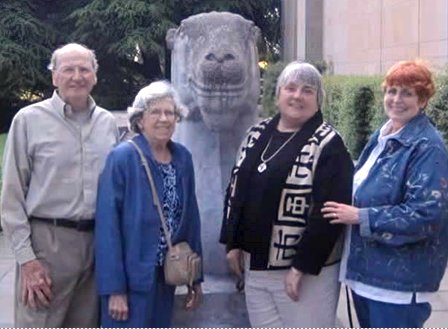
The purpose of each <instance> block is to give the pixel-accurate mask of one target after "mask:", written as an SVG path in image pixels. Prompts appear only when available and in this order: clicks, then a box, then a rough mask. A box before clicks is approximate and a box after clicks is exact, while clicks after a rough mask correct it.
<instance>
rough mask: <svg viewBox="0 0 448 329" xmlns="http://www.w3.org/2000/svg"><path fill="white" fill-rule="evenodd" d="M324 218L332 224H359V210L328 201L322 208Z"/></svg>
mask: <svg viewBox="0 0 448 329" xmlns="http://www.w3.org/2000/svg"><path fill="white" fill-rule="evenodd" d="M321 211H322V213H323V214H324V218H329V219H330V223H331V224H351V225H354V224H359V209H358V208H356V207H353V206H349V205H347V204H344V203H337V202H334V201H327V202H325V203H324V207H323V208H322V210H321Z"/></svg>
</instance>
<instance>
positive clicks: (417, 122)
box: [378, 113, 430, 146]
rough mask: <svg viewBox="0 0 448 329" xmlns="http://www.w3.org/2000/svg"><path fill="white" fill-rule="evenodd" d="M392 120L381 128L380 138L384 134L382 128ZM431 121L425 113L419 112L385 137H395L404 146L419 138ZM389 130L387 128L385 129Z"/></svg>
mask: <svg viewBox="0 0 448 329" xmlns="http://www.w3.org/2000/svg"><path fill="white" fill-rule="evenodd" d="M389 122H390V120H389V121H388V122H386V124H384V126H383V127H382V128H381V131H380V134H379V136H378V141H379V138H381V136H382V129H383V128H385V127H386V125H387V124H388V123H389ZM428 123H430V121H429V119H428V117H427V116H426V114H425V113H420V114H417V115H416V116H415V117H414V118H413V119H412V120H411V121H409V122H408V123H407V124H406V125H405V126H403V127H402V128H401V129H400V130H398V131H397V132H395V133H393V134H389V135H387V136H384V137H389V138H388V139H394V140H396V141H398V142H400V143H401V144H403V145H404V146H409V145H411V144H412V143H413V142H414V141H415V139H417V138H419V136H420V133H421V131H422V130H423V129H424V128H425V127H426V126H427V124H428ZM385 131H387V130H385Z"/></svg>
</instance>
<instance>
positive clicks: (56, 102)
mask: <svg viewBox="0 0 448 329" xmlns="http://www.w3.org/2000/svg"><path fill="white" fill-rule="evenodd" d="M51 104H52V105H53V108H55V109H56V112H58V113H59V115H61V116H62V117H64V118H65V117H70V116H71V114H72V113H73V111H72V107H71V106H70V105H69V104H67V103H66V102H64V100H63V99H62V98H61V96H59V94H58V92H57V90H55V91H54V92H53V96H52V97H51ZM87 106H88V109H89V118H90V117H92V114H93V112H94V111H95V108H96V103H95V101H94V99H93V98H92V96H90V95H89V98H88V100H87Z"/></svg>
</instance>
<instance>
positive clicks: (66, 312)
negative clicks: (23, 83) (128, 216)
mask: <svg viewBox="0 0 448 329" xmlns="http://www.w3.org/2000/svg"><path fill="white" fill-rule="evenodd" d="M97 68H98V64H97V61H96V57H95V54H94V52H93V51H92V50H90V49H88V48H86V47H84V46H82V45H79V44H74V43H72V44H67V45H65V46H63V47H61V48H59V49H57V50H56V51H55V52H54V53H53V55H52V58H51V63H50V65H49V69H50V70H51V71H52V81H53V85H54V86H55V88H56V90H55V91H54V93H53V96H52V97H51V98H49V99H46V100H44V101H41V102H39V103H36V104H32V105H30V106H28V107H25V108H23V109H21V110H20V111H19V112H18V113H17V114H16V116H15V117H14V120H13V122H12V125H11V128H10V131H9V135H8V139H7V143H6V148H5V155H4V163H3V188H2V194H1V197H2V198H1V207H2V221H3V229H4V230H5V233H6V236H7V237H8V238H9V240H10V242H11V245H12V249H13V252H14V255H15V259H16V261H17V271H16V299H15V326H16V327H94V326H96V325H97V320H98V306H97V305H98V303H97V296H96V291H95V284H94V276H93V254H94V251H93V228H94V217H95V203H96V190H97V181H98V176H99V173H100V172H101V170H102V168H103V165H104V162H105V158H106V156H107V154H108V153H109V151H110V150H111V149H112V147H113V146H114V145H115V144H116V143H117V140H118V129H117V126H116V123H115V120H114V117H113V116H112V114H110V113H109V112H107V111H106V110H104V109H103V108H100V107H98V106H96V104H95V102H94V100H93V98H92V97H91V96H90V92H91V91H92V88H93V87H94V85H95V84H96V82H97V77H96V71H97Z"/></svg>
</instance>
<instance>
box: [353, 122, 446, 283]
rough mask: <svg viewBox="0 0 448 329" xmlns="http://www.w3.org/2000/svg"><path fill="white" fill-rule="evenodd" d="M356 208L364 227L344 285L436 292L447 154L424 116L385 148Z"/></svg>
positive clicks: (441, 266) (442, 258)
mask: <svg viewBox="0 0 448 329" xmlns="http://www.w3.org/2000/svg"><path fill="white" fill-rule="evenodd" d="M378 135H379V130H378V131H376V132H375V133H374V134H373V136H372V138H371V140H370V141H369V143H368V144H367V145H366V147H365V149H364V151H363V152H362V154H361V156H360V159H359V162H358V164H357V167H356V170H358V169H359V168H361V167H362V166H363V164H364V163H365V162H366V160H367V159H368V157H369V155H370V153H371V152H372V150H373V149H374V148H375V146H376V144H377V143H378ZM353 203H354V205H355V206H356V207H358V208H359V209H360V225H354V226H353V227H352V235H351V245H350V254H349V258H348V264H347V279H349V280H354V281H360V282H363V283H365V284H369V285H372V286H376V287H379V288H385V289H391V290H398V291H411V292H423V291H428V292H431V291H437V289H438V288H439V284H440V281H441V279H442V277H443V274H444V273H445V269H446V265H447V258H448V214H447V210H448V207H447V206H448V154H447V151H446V148H445V146H444V143H443V141H442V139H441V137H440V135H439V133H438V132H437V130H436V129H435V128H434V127H433V125H432V124H431V122H430V121H429V119H428V118H427V116H426V115H425V114H419V115H417V116H416V117H415V118H413V119H412V120H411V121H410V122H409V123H408V124H407V125H406V126H405V127H404V128H403V129H402V130H401V131H400V132H399V133H398V134H397V135H396V136H395V137H393V138H391V139H390V140H389V141H388V142H387V144H386V147H385V149H384V150H383V152H382V153H381V154H380V156H379V158H378V160H377V161H376V163H375V164H374V165H373V167H372V168H371V170H370V172H369V175H368V176H367V178H366V179H365V180H364V181H363V182H362V183H361V185H360V186H359V187H358V189H357V191H356V193H355V195H354V197H353Z"/></svg>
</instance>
